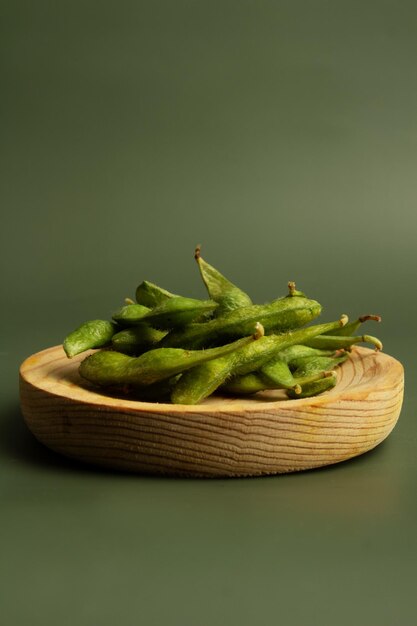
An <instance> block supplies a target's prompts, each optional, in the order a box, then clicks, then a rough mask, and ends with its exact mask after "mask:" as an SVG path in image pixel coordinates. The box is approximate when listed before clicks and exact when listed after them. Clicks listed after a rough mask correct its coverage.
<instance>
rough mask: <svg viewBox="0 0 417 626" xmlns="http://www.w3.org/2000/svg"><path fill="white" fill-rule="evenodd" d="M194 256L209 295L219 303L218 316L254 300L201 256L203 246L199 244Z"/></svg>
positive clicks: (216, 314)
mask: <svg viewBox="0 0 417 626" xmlns="http://www.w3.org/2000/svg"><path fill="white" fill-rule="evenodd" d="M194 258H195V260H196V261H197V264H198V268H199V270H200V274H201V278H202V279H203V282H204V284H205V286H206V288H207V291H208V294H209V297H210V298H211V299H212V300H214V301H215V302H217V303H218V304H219V306H218V308H217V310H216V311H215V316H216V317H218V316H220V315H223V314H224V313H227V311H233V310H234V309H239V308H241V307H245V306H250V305H251V304H252V300H251V299H250V297H249V296H248V294H247V293H245V292H244V291H242V290H241V289H239V287H237V286H236V285H234V284H233V283H232V282H230V280H228V279H227V278H226V277H225V276H223V274H221V273H220V272H219V271H218V270H216V268H215V267H213V266H212V265H210V264H209V263H207V261H205V260H204V259H203V257H202V256H201V247H200V246H197V247H196V249H195V252H194Z"/></svg>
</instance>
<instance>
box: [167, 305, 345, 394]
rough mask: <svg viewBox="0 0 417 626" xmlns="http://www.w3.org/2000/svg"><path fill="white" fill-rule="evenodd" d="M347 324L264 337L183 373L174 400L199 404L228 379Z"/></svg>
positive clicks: (319, 325)
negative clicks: (281, 352) (298, 344)
mask: <svg viewBox="0 0 417 626" xmlns="http://www.w3.org/2000/svg"><path fill="white" fill-rule="evenodd" d="M346 323H347V317H346V316H342V318H341V319H340V320H339V321H338V322H330V323H328V324H318V325H316V326H310V327H308V328H303V329H300V330H295V331H293V332H288V333H285V334H283V335H267V336H263V337H260V338H259V339H258V340H257V341H255V342H253V343H251V344H248V345H246V346H244V347H242V348H240V350H236V351H235V352H232V353H231V354H228V355H226V356H223V357H221V358H218V359H214V360H212V361H209V362H208V363H204V364H202V365H198V366H196V367H194V368H192V369H191V370H190V371H189V372H186V373H185V374H183V376H181V378H180V380H179V381H178V383H177V385H176V386H175V387H174V390H173V392H172V395H171V400H172V402H174V403H175V404H198V403H199V402H201V401H202V400H204V398H207V397H208V396H209V395H211V394H212V393H213V392H214V391H215V390H216V389H217V388H218V387H220V385H222V384H224V382H225V381H226V380H227V379H228V378H230V377H232V376H239V375H243V374H248V373H250V372H253V371H255V370H258V369H259V368H260V367H262V366H263V365H264V364H265V363H267V362H268V361H269V360H270V359H271V358H273V357H274V356H275V355H276V354H277V353H278V351H279V350H281V349H283V348H286V347H287V346H290V345H292V344H296V343H300V342H303V341H304V340H305V339H307V338H310V337H314V336H315V335H317V334H320V333H323V332H325V331H326V330H331V329H332V328H338V327H339V326H341V325H343V324H346ZM261 328H262V327H261Z"/></svg>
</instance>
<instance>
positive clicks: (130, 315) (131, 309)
mask: <svg viewBox="0 0 417 626" xmlns="http://www.w3.org/2000/svg"><path fill="white" fill-rule="evenodd" d="M149 311H150V309H149V308H148V307H146V306H143V305H141V304H125V306H122V307H120V309H118V310H117V311H116V312H115V313H113V315H112V319H114V321H115V322H117V323H118V324H120V326H135V325H136V324H141V323H142V321H143V318H144V317H145V315H146V314H147V313H149Z"/></svg>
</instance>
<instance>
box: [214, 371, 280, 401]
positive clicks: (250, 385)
mask: <svg viewBox="0 0 417 626" xmlns="http://www.w3.org/2000/svg"><path fill="white" fill-rule="evenodd" d="M220 389H221V390H222V391H226V392H227V393H232V394H235V395H244V396H246V395H251V394H253V393H257V392H258V391H264V390H265V389H270V387H268V383H265V381H264V380H263V379H262V378H261V377H260V376H259V374H258V373H257V372H252V373H250V374H244V375H243V376H234V377H233V378H231V379H230V380H227V381H226V382H225V383H224V384H223V385H221V387H220Z"/></svg>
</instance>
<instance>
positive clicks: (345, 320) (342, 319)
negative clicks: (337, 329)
mask: <svg viewBox="0 0 417 626" xmlns="http://www.w3.org/2000/svg"><path fill="white" fill-rule="evenodd" d="M339 321H340V326H346V324H347V323H348V321H349V318H348V316H347V315H346V314H345V313H343V315H341V316H340V320H339Z"/></svg>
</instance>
